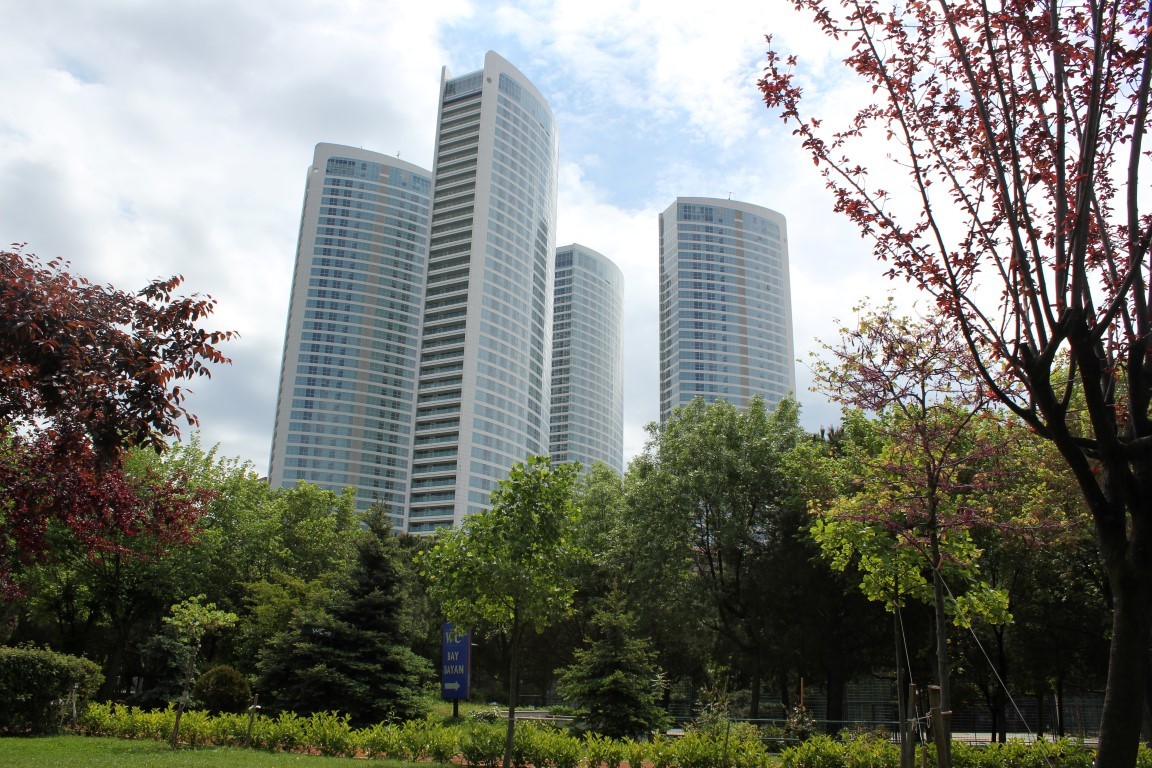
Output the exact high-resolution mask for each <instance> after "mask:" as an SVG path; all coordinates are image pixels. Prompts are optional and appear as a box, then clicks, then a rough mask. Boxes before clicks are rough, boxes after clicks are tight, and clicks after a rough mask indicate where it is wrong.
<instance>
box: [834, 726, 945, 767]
mask: <svg viewBox="0 0 1152 768" xmlns="http://www.w3.org/2000/svg"><path fill="white" fill-rule="evenodd" d="M959 743H960V742H953V749H955V746H956V745H957V744H959ZM843 754H844V765H845V766H846V768H897V766H899V765H900V748H899V747H898V746H897V745H895V744H893V743H891V742H890V741H888V739H887V738H885V737H882V736H878V735H876V734H875V733H867V732H864V733H859V734H853V735H850V736H849V737H848V738H847V739H846V740H845V741H844V746H843ZM952 754H953V768H958V766H957V765H956V763H955V754H956V753H955V751H953V753H952Z"/></svg>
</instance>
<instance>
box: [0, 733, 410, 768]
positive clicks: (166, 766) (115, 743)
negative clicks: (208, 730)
mask: <svg viewBox="0 0 1152 768" xmlns="http://www.w3.org/2000/svg"><path fill="white" fill-rule="evenodd" d="M343 765H347V766H361V767H362V766H365V765H373V766H387V767H388V768H415V766H419V768H428V766H429V764H428V763H403V762H399V761H391V760H372V761H365V760H352V759H350V758H340V757H314V756H311V755H285V754H279V753H272V752H261V751H258V750H255V749H237V748H234V747H204V748H202V749H188V748H183V749H180V750H177V751H175V752H173V751H172V750H171V749H169V748H168V745H167V744H165V743H164V742H160V741H125V740H123V739H98V738H89V737H86V736H52V737H47V738H0V768H151V766H157V767H158V768H280V766H289V767H290V768H323V766H329V768H336V767H337V766H343Z"/></svg>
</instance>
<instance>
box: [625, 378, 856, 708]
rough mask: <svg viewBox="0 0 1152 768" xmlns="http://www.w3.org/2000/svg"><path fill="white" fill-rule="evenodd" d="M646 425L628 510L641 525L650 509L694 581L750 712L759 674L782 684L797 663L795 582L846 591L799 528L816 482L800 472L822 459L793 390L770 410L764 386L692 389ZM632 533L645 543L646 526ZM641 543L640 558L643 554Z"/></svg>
mask: <svg viewBox="0 0 1152 768" xmlns="http://www.w3.org/2000/svg"><path fill="white" fill-rule="evenodd" d="M649 430H650V433H651V435H652V437H651V439H650V441H649V443H648V445H647V447H646V448H645V452H644V454H643V455H642V456H641V457H638V458H637V459H636V460H634V461H633V464H632V467H631V472H630V474H633V475H635V479H634V480H633V485H632V486H631V487H632V488H633V489H634V491H635V494H634V495H633V496H632V497H631V504H632V514H633V516H634V517H635V518H636V520H637V521H638V524H639V525H640V527H641V528H640V529H641V531H643V529H644V527H645V523H646V522H647V521H649V520H651V521H653V524H651V525H648V526H647V527H648V528H650V529H652V530H653V531H655V532H657V535H658V536H659V537H660V539H658V540H656V541H655V542H654V543H655V544H656V545H657V546H666V547H667V548H668V550H669V560H670V562H673V563H676V564H677V567H679V568H681V569H682V573H681V575H680V576H679V578H681V579H684V578H686V579H688V580H689V581H690V583H693V584H695V585H696V587H697V588H698V589H699V590H700V591H701V594H702V597H701V599H702V601H703V603H704V605H705V606H706V607H707V610H706V611H704V613H703V615H704V616H705V617H706V620H707V621H709V622H710V624H711V627H712V629H713V631H714V632H716V633H717V634H718V635H719V636H720V637H721V638H722V639H723V641H724V642H725V643H727V644H728V645H729V647H730V648H732V649H734V650H735V653H736V656H737V659H738V660H739V664H740V668H741V670H742V671H743V672H744V673H745V674H746V675H747V679H748V681H749V684H750V687H751V706H750V714H751V715H752V716H753V717H756V716H758V714H759V706H760V700H761V686H762V681H763V679H764V678H765V676H766V675H773V674H774V675H775V676H776V677H777V679H778V681H779V682H780V689H781V691H782V693H783V692H784V691H785V689H786V687H787V683H786V678H787V675H788V674H789V673H790V672H792V671H793V670H795V669H796V667H797V666H798V665H799V659H800V656H801V654H802V653H803V650H802V649H803V645H804V638H803V637H801V636H799V635H798V634H797V633H795V632H794V631H793V627H794V626H795V621H794V619H793V617H794V616H796V615H797V611H798V610H804V605H803V599H802V598H801V593H802V591H803V590H804V589H812V590H814V589H817V588H821V589H823V588H828V589H831V590H832V593H831V595H830V596H831V597H832V599H836V600H839V599H841V598H842V596H843V590H842V588H841V587H840V586H839V585H838V584H835V583H833V581H832V580H828V579H825V578H822V577H821V576H818V575H817V573H816V572H817V569H821V568H823V566H821V565H819V564H814V563H812V562H811V555H812V554H813V553H812V551H810V550H806V548H807V547H808V544H807V542H806V541H805V540H804V535H805V530H806V527H805V525H804V524H805V522H806V504H807V494H806V493H805V492H804V491H803V490H802V489H805V488H812V489H814V488H816V487H818V486H819V485H820V483H819V482H813V480H814V477H813V478H809V477H807V476H808V475H813V474H814V473H817V472H819V471H821V470H820V469H819V467H820V466H821V461H822V459H821V457H820V456H819V455H818V454H817V453H815V452H812V451H810V450H807V449H806V448H804V446H807V445H808V444H809V443H810V441H809V438H808V436H807V435H806V434H805V433H804V431H803V430H802V429H801V427H800V423H799V410H798V407H797V405H796V402H795V401H794V400H791V399H786V400H784V401H782V402H781V403H780V404H779V405H778V406H777V408H776V409H775V411H772V412H769V411H768V409H767V408H766V407H765V405H764V403H763V401H762V400H761V399H760V398H753V400H752V401H751V402H750V403H749V404H748V407H747V409H746V410H744V411H738V410H737V409H736V408H735V407H734V406H732V405H731V404H729V403H727V402H724V401H718V402H715V403H712V404H706V403H705V402H704V401H703V400H702V399H697V400H694V401H693V402H691V403H689V404H688V405H687V406H684V407H683V408H678V409H676V410H675V411H673V413H672V415H671V417H669V419H668V420H667V421H665V422H664V423H663V424H661V425H651V426H650V427H649ZM705 457H706V458H705ZM636 544H637V546H638V547H643V546H645V545H644V541H643V539H642V538H641V539H639V540H638V541H637V542H636ZM640 551H642V550H640ZM640 551H638V552H637V555H636V557H637V559H645V558H646V556H647V554H648V553H644V554H640ZM788 553H795V554H788ZM783 563H788V564H789V565H788V567H782V564H783ZM824 570H825V571H826V569H824ZM766 584H771V585H772V588H771V589H765V588H764V585H766ZM809 599H811V597H810V598H809ZM798 600H799V601H800V602H798ZM683 614H684V611H683V610H682V609H681V610H680V615H683ZM783 695H784V696H786V695H787V694H786V693H783Z"/></svg>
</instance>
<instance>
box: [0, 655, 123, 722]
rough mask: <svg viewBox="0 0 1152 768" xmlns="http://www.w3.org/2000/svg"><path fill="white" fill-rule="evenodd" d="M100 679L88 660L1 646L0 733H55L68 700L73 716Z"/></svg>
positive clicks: (102, 676) (95, 668) (95, 667)
mask: <svg viewBox="0 0 1152 768" xmlns="http://www.w3.org/2000/svg"><path fill="white" fill-rule="evenodd" d="M103 679H104V675H103V674H102V673H101V672H100V667H98V666H97V665H96V664H94V663H93V662H91V661H89V660H88V659H82V658H79V657H77V656H69V655H67V654H64V653H56V652H55V651H50V650H48V649H47V648H33V647H31V646H26V647H20V648H0V733H6V734H9V735H14V734H46V733H55V732H56V731H58V730H60V726H61V725H62V724H63V720H64V717H65V716H66V713H67V712H70V711H71V707H70V704H71V701H72V697H73V696H75V700H76V707H77V712H81V711H84V709H85V704H86V703H87V701H88V699H89V698H90V697H91V696H92V695H93V694H94V693H95V692H96V689H97V688H99V686H100V683H101V682H102V681H103Z"/></svg>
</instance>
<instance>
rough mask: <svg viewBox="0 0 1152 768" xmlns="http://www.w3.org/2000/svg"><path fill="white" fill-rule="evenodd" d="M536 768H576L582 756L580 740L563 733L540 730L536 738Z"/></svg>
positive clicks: (534, 763)
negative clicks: (537, 760)
mask: <svg viewBox="0 0 1152 768" xmlns="http://www.w3.org/2000/svg"><path fill="white" fill-rule="evenodd" d="M536 754H537V756H538V759H539V762H535V761H534V762H533V765H535V766H536V767H537V768H577V766H579V765H580V759H581V756H582V755H583V749H581V744H580V740H579V739H577V738H575V737H574V736H570V735H569V734H567V733H564V732H563V731H557V730H553V729H548V730H541V731H539V733H538V734H537V736H536Z"/></svg>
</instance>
